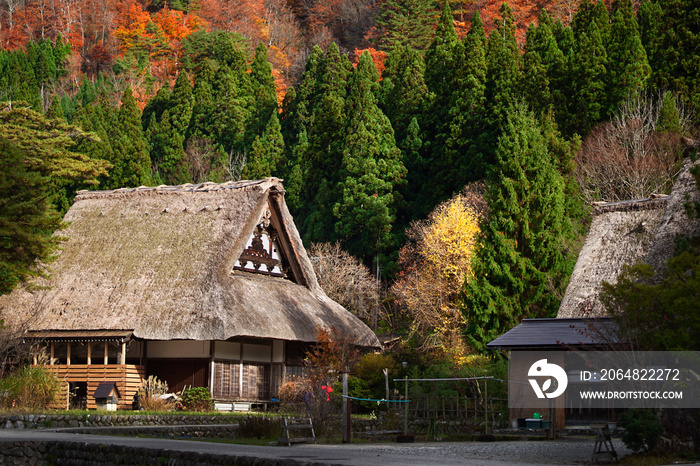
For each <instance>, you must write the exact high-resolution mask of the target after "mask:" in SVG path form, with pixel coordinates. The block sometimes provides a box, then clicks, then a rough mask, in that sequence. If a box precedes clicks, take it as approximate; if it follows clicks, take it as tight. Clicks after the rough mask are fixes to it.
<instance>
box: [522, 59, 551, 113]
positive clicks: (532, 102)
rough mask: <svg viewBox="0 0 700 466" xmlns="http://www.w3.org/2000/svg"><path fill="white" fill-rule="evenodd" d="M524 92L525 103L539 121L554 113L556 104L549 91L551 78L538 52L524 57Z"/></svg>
mask: <svg viewBox="0 0 700 466" xmlns="http://www.w3.org/2000/svg"><path fill="white" fill-rule="evenodd" d="M522 92H523V98H524V100H525V102H526V103H527V105H528V107H529V108H530V110H532V111H533V112H534V113H535V115H536V116H537V117H538V119H541V118H543V117H545V116H547V115H549V114H550V112H552V110H553V108H554V102H553V99H552V94H551V92H550V90H549V78H548V77H547V70H546V69H545V67H544V65H543V64H542V59H541V58H540V54H539V53H537V52H526V53H525V56H524V57H523V91H522Z"/></svg>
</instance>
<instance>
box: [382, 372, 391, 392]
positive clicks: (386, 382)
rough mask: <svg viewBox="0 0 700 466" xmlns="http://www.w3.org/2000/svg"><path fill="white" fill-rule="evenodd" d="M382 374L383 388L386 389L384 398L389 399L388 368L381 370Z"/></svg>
mask: <svg viewBox="0 0 700 466" xmlns="http://www.w3.org/2000/svg"><path fill="white" fill-rule="evenodd" d="M382 372H383V373H384V387H385V389H386V398H385V399H387V400H388V399H389V368H385V369H382Z"/></svg>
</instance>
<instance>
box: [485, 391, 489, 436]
mask: <svg viewBox="0 0 700 466" xmlns="http://www.w3.org/2000/svg"><path fill="white" fill-rule="evenodd" d="M484 433H485V434H486V435H488V433H489V379H484Z"/></svg>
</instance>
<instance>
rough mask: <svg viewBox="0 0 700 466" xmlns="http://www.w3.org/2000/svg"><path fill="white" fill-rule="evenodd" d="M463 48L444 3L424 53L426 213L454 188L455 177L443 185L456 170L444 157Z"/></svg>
mask: <svg viewBox="0 0 700 466" xmlns="http://www.w3.org/2000/svg"><path fill="white" fill-rule="evenodd" d="M463 63H464V46H463V45H462V43H461V42H460V40H459V38H458V37H457V33H456V32H455V28H454V22H453V17H452V10H451V9H450V5H449V2H445V5H444V8H443V10H442V14H441V16H440V22H439V23H438V27H437V30H436V31H435V38H434V39H433V42H432V43H431V44H430V47H429V48H428V51H427V52H426V54H425V84H426V86H427V88H428V91H429V95H428V97H427V99H426V102H425V106H424V113H423V117H422V118H421V120H420V122H419V123H420V127H421V128H422V130H423V134H424V138H423V154H424V158H425V161H426V163H427V168H428V169H429V172H428V177H427V179H426V181H425V183H423V185H422V186H421V188H422V192H421V195H420V196H421V198H422V201H421V203H422V204H425V205H426V207H427V209H426V213H427V212H429V211H430V210H431V209H432V207H433V206H434V205H435V204H436V203H437V202H439V201H440V200H442V199H444V198H446V197H449V196H450V195H451V194H452V191H453V189H454V178H453V179H451V180H449V181H448V182H445V181H446V180H442V179H440V176H441V174H442V173H443V172H445V171H446V170H447V171H450V172H451V168H455V166H454V163H452V162H453V161H450V160H449V159H448V155H447V154H446V148H447V142H448V140H449V138H450V137H451V132H452V128H451V124H452V121H451V112H450V110H451V108H452V105H453V104H454V100H455V98H456V95H455V93H456V92H457V86H458V84H459V83H458V80H457V78H458V76H459V73H460V71H461V70H462V69H463V66H464V64H463Z"/></svg>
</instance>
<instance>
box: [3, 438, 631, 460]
mask: <svg viewBox="0 0 700 466" xmlns="http://www.w3.org/2000/svg"><path fill="white" fill-rule="evenodd" d="M17 440H30V441H31V440H34V441H79V442H85V443H92V444H112V445H126V446H132V447H142V448H157V449H167V450H181V451H199V452H202V453H212V454H221V455H236V456H238V455H241V456H249V457H257V458H260V459H277V460H285V459H295V460H301V461H304V462H307V463H309V464H323V465H326V464H330V465H361V466H368V465H378V466H422V465H430V466H443V465H445V466H448V465H470V466H526V465H533V464H546V465H582V464H589V463H590V461H591V454H592V453H593V446H594V437H565V438H560V439H557V440H550V441H545V440H542V441H527V440H520V441H500V442H431V443H413V444H409V443H354V444H350V445H343V444H332V445H327V444H320V445H308V444H303V445H294V446H291V447H279V446H267V447H263V446H254V445H235V444H227V443H209V442H198V441H188V440H169V439H159V438H134V437H114V436H101V435H91V434H71V433H66V432H50V431H42V430H19V429H0V442H2V441H17ZM613 443H614V446H615V450H616V451H617V453H618V455H619V456H620V457H622V456H625V455H626V454H628V453H629V451H628V450H627V449H626V448H625V447H624V445H623V444H622V442H621V441H620V440H618V439H615V440H613Z"/></svg>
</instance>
